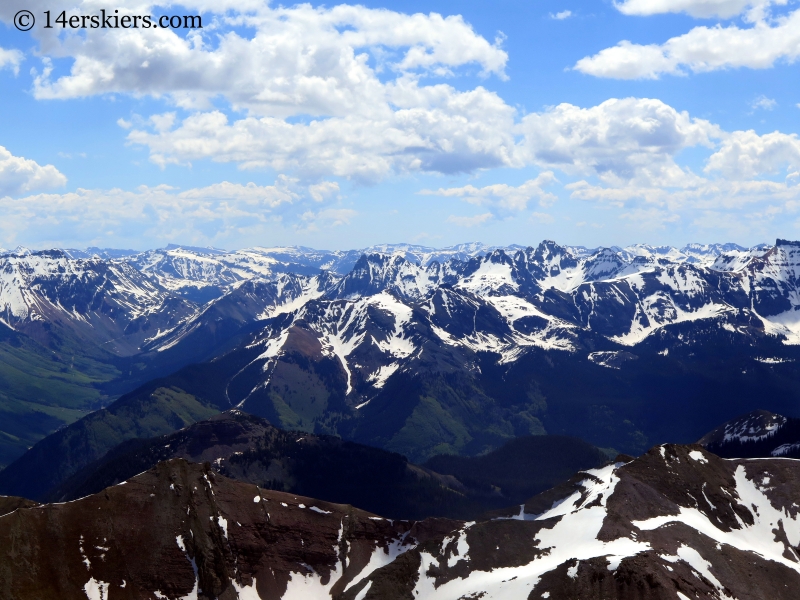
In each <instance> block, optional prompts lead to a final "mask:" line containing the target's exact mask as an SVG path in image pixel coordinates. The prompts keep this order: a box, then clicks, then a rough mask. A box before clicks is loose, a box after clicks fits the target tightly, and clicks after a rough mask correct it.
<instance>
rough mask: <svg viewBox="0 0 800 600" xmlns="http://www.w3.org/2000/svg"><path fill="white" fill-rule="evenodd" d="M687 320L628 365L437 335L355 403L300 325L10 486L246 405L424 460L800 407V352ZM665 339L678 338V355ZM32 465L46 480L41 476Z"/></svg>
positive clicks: (16, 473) (656, 435)
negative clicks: (522, 441) (536, 438)
mask: <svg viewBox="0 0 800 600" xmlns="http://www.w3.org/2000/svg"><path fill="white" fill-rule="evenodd" d="M282 318H284V319H289V318H290V317H289V316H287V315H285V316H284V317H282ZM379 318H380V313H376V317H375V319H376V320H377V319H379ZM278 319H279V318H276V319H275V320H276V321H277V320H278ZM276 326H279V325H276ZM384 327H389V328H392V327H393V326H392V325H391V324H389V325H384ZM673 327H674V329H671V328H666V329H665V330H664V332H663V334H661V333H659V334H658V336H654V338H653V339H651V340H647V341H646V342H643V343H642V344H640V345H639V346H637V347H636V348H635V349H634V350H635V353H634V352H631V354H634V355H635V356H636V359H633V360H626V361H623V362H621V363H619V364H618V365H616V366H614V365H612V366H608V364H609V363H607V362H606V364H598V363H597V362H596V361H593V360H591V359H590V357H589V356H588V354H589V353H587V354H585V355H583V356H581V355H576V354H573V353H567V352H552V351H547V350H544V349H538V348H534V349H531V350H530V351H529V352H528V353H526V354H525V355H524V356H522V357H520V358H519V359H518V360H516V361H514V362H512V363H506V364H503V363H500V362H498V361H497V356H496V355H494V354H492V353H487V352H484V353H475V352H473V351H470V350H468V349H463V348H455V347H452V346H449V345H447V344H444V343H442V342H441V341H437V339H438V338H431V337H428V338H424V339H425V341H424V344H423V345H422V352H420V353H418V354H417V355H416V356H414V357H412V358H411V359H410V361H409V362H408V367H407V368H406V369H404V370H400V371H398V372H395V373H393V374H392V375H391V376H390V377H388V378H387V379H386V381H385V383H384V385H383V386H382V387H381V388H380V389H379V390H378V391H377V393H376V394H375V396H374V397H372V398H371V399H369V400H368V401H366V400H365V401H363V402H361V404H356V405H354V402H356V401H358V398H359V397H358V396H356V398H355V399H353V398H351V397H348V395H347V385H348V384H347V382H348V374H347V372H346V371H345V370H344V368H343V366H342V362H341V361H339V360H337V359H336V357H335V356H331V355H330V353H326V352H325V346H322V344H321V342H320V338H319V337H317V335H316V334H315V333H314V332H313V331H310V330H309V329H308V328H307V327H304V326H301V325H300V324H297V325H296V326H294V327H293V328H291V329H290V330H289V332H288V333H287V335H286V338H285V340H284V341H283V346H282V350H281V352H276V353H274V354H270V352H267V351H268V350H270V348H271V346H269V343H268V342H265V343H256V344H242V345H240V346H238V347H237V348H235V349H234V350H232V351H230V352H228V353H226V354H225V355H224V356H223V357H220V358H219V359H216V360H213V361H210V362H207V363H204V364H202V365H199V366H196V367H187V368H185V369H183V370H182V371H179V372H178V373H177V374H176V375H175V376H171V377H168V378H164V379H162V380H158V381H155V382H152V383H151V384H148V385H147V386H145V387H143V388H141V390H140V391H139V392H137V393H134V394H129V395H127V396H126V397H125V398H123V399H121V400H119V401H117V403H115V404H113V405H111V406H109V407H108V409H106V410H103V411H99V412H97V413H93V414H92V415H89V416H88V417H86V418H85V419H84V420H81V421H79V422H77V423H74V424H72V425H70V426H68V427H66V428H64V429H63V430H61V431H59V432H57V433H56V434H54V436H53V437H52V438H48V439H45V440H43V441H42V442H40V443H39V444H37V445H36V446H34V447H33V448H32V449H31V450H30V451H28V452H27V453H26V454H25V455H24V456H23V457H21V458H20V459H19V460H18V461H17V462H16V463H15V464H13V465H11V466H10V467H8V468H7V469H6V470H5V471H0V493H6V494H12V495H19V496H26V497H32V498H42V497H43V495H44V494H46V493H47V491H48V490H49V489H51V488H52V487H54V486H56V485H58V484H60V483H61V482H63V481H64V480H65V479H66V478H67V477H69V476H70V475H72V474H73V473H75V472H76V471H77V470H79V469H80V468H82V467H84V466H86V465H88V464H89V463H91V462H93V461H95V460H97V459H99V458H101V457H102V456H103V455H104V454H105V453H106V452H108V451H109V450H111V448H113V447H114V446H116V445H117V444H118V443H120V442H122V441H124V440H127V439H132V438H144V437H151V436H154V435H162V434H165V433H169V432H171V431H174V430H176V429H180V428H181V427H184V426H186V425H188V424H190V423H192V422H195V421H199V420H203V419H205V418H208V417H210V416H212V415H213V414H214V413H216V412H219V411H221V410H226V409H228V408H230V407H232V406H236V405H240V406H241V409H242V410H244V411H247V412H249V413H251V414H256V415H258V416H262V417H264V418H266V419H268V420H269V421H270V422H272V423H274V424H275V425H276V426H278V427H280V428H282V429H287V430H302V431H305V432H308V433H315V434H327V435H331V434H335V435H339V436H341V437H343V438H345V439H349V440H352V441H356V442H358V443H362V444H366V445H370V446H376V447H380V448H383V449H386V450H389V451H392V452H398V453H400V454H403V455H404V456H407V457H408V458H409V460H411V461H412V462H415V463H423V462H424V461H426V460H428V459H429V458H431V457H432V456H434V455H436V454H443V453H447V454H462V455H479V454H482V453H486V452H489V451H491V450H493V449H496V448H499V447H500V446H502V445H503V444H505V443H506V442H508V441H510V440H512V439H514V438H515V437H519V436H524V435H530V434H544V433H547V434H551V435H569V436H575V437H580V438H582V439H584V440H586V441H587V442H589V443H591V444H593V445H595V446H597V447H601V448H607V449H609V452H611V449H613V450H614V451H616V452H624V453H627V454H630V455H638V454H640V453H641V452H642V451H643V450H644V448H646V447H647V445H648V444H650V443H652V442H654V441H657V442H661V441H679V442H690V441H694V440H697V439H698V438H700V437H701V436H702V435H703V433H704V432H706V431H708V430H709V429H711V428H712V427H714V426H715V425H716V424H718V423H720V422H723V421H725V420H726V419H729V418H731V417H733V416H735V415H737V414H742V413H744V412H746V411H748V410H752V408H753V403H754V402H755V401H756V400H757V401H758V402H759V404H761V406H763V407H764V408H767V409H769V410H772V411H774V412H776V413H782V414H792V411H793V410H796V407H797V406H798V405H800V404H798V403H799V402H800V387H798V386H797V384H796V382H797V381H798V380H800V371H799V370H798V369H800V361H795V359H793V358H791V359H790V358H789V357H791V356H797V357H798V358H800V348H798V347H795V346H785V345H783V344H781V343H780V341H778V340H771V341H770V342H769V343H770V344H772V345H771V346H770V347H769V350H770V352H772V353H774V354H778V353H781V354H780V355H781V356H784V357H786V360H785V361H783V362H777V363H765V362H761V361H758V360H755V359H754V358H753V357H754V356H755V357H759V356H761V353H762V352H763V348H764V346H763V345H762V346H748V345H747V344H744V343H742V338H737V337H736V334H734V333H732V332H729V331H726V330H724V329H720V328H711V329H710V330H709V331H708V332H707V336H706V338H705V340H704V341H703V342H702V343H701V342H691V341H689V340H687V335H688V334H689V332H690V331H691V324H682V325H676V326H673ZM416 331H417V333H418V334H419V335H420V336H423V335H424V333H425V330H424V329H418V330H416ZM255 335H256V337H257V339H260V338H258V335H259V334H255ZM375 335H377V333H376V334H375ZM681 337H683V340H682V341H681V339H680V338H681ZM268 339H269V338H268ZM678 342H680V343H678ZM665 344H672V345H671V346H670V347H671V348H672V349H671V350H670V351H669V353H667V354H666V355H665V353H664V352H663V350H662V347H663V345H665ZM594 348H595V349H594V350H593V352H598V351H599V350H597V346H594ZM362 360H364V361H366V358H364V359H362ZM351 376H352V373H351ZM156 390H160V391H159V392H158V393H156ZM364 402H366V404H364ZM149 413H152V417H148V414H149ZM118 415H120V416H118ZM687 415H691V418H687ZM140 422H141V423H142V424H141V425H140ZM31 473H37V474H38V475H39V476H40V477H41V482H40V483H37V484H35V485H33V484H32V483H31V482H30V477H31V476H30V474H31Z"/></svg>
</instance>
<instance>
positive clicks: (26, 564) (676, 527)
mask: <svg viewBox="0 0 800 600" xmlns="http://www.w3.org/2000/svg"><path fill="white" fill-rule="evenodd" d="M798 494H800V463H798V462H796V461H792V460H786V459H759V460H749V459H737V460H723V459H720V458H718V457H716V456H715V455H713V454H711V453H709V452H707V451H705V450H704V449H703V448H702V447H701V446H697V445H695V446H675V445H667V446H658V447H655V448H653V449H651V450H650V451H649V452H647V453H646V454H645V455H643V456H642V457H640V458H638V459H635V460H631V461H629V462H627V463H625V462H618V463H616V464H611V465H607V466H605V467H602V468H598V469H591V470H588V471H584V472H581V473H578V474H577V475H576V476H574V477H573V478H572V480H571V481H570V482H568V483H565V484H563V485H561V486H558V487H557V488H554V489H552V490H549V491H547V492H544V493H542V494H540V495H538V496H535V497H533V498H531V499H530V500H529V501H528V502H526V503H524V504H521V505H520V506H518V507H515V508H513V509H508V510H506V511H498V512H495V513H494V514H493V515H492V516H491V518H489V517H488V516H487V518H484V519H482V520H478V521H471V522H468V523H464V522H460V521H449V520H445V519H428V520H425V521H417V522H413V521H399V520H395V521H391V520H385V519H381V518H379V517H377V516H374V515H372V514H370V513H367V512H363V511H360V510H358V509H354V508H351V507H349V506H345V505H339V504H332V503H327V502H322V501H319V500H314V499H310V498H305V497H301V496H296V495H293V494H287V493H283V492H277V491H272V490H265V489H263V488H259V487H257V486H255V485H252V484H247V483H242V482H237V481H233V480H231V479H228V478H226V477H224V476H222V475H220V474H219V473H217V472H215V471H214V470H213V469H211V468H210V465H208V464H206V466H202V465H198V464H192V463H187V462H185V461H183V460H182V459H174V460H171V461H165V462H161V463H159V464H158V465H157V466H156V467H154V468H153V469H151V470H149V471H147V472H145V473H143V474H140V475H138V476H136V477H134V478H132V479H130V480H128V481H127V482H125V483H124V484H120V485H116V486H113V487H110V488H107V489H106V490H104V491H103V492H101V493H99V494H95V495H93V496H89V497H86V498H83V499H80V500H77V501H74V502H70V503H67V504H56V505H44V506H36V507H23V508H18V509H17V510H15V511H14V512H12V513H10V514H6V515H5V516H3V517H1V518H0V596H2V597H9V598H15V599H16V600H33V599H38V598H64V599H66V600H71V599H73V598H75V599H78V598H80V599H81V600H85V598H87V597H88V598H92V599H95V598H102V599H103V600H118V599H122V598H148V597H156V598H163V597H166V598H170V599H178V598H197V599H202V600H205V599H207V598H220V599H221V600H234V599H236V598H239V599H242V600H256V599H259V600H278V599H284V600H297V599H299V598H303V599H306V598H319V599H323V598H331V599H332V600H412V599H414V600H437V599H447V600H457V599H468V598H474V599H477V598H480V599H482V600H490V599H495V600H499V599H503V600H517V599H519V600H527V599H534V600H538V599H539V598H542V599H544V598H558V599H573V598H574V599H577V598H580V599H581V600H642V599H647V600H686V599H687V598H692V599H701V598H702V599H706V598H707V599H709V600H710V599H717V600H722V599H725V598H737V599H739V600H761V599H764V598H770V599H776V600H790V599H793V598H795V597H796V594H797V589H800V555H799V554H798V552H800V547H799V545H800V519H799V518H798V516H799V515H798V513H799V512H800V510H798V508H797V505H796V504H795V500H796V499H797V497H798ZM11 556H13V560H12V559H10V557H11ZM43 574H46V576H43Z"/></svg>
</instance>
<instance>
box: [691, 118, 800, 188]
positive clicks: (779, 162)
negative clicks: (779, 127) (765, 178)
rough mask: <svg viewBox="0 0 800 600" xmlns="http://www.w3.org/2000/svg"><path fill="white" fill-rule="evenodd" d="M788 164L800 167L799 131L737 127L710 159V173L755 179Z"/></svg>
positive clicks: (792, 166) (796, 169) (796, 168)
mask: <svg viewBox="0 0 800 600" xmlns="http://www.w3.org/2000/svg"><path fill="white" fill-rule="evenodd" d="M787 167H788V168H789V169H790V171H791V172H794V173H795V174H796V173H797V171H798V170H800V140H799V139H798V137H797V134H794V133H793V134H786V133H780V132H779V131H775V132H773V133H767V134H764V135H758V134H757V133H756V132H755V131H753V130H750V131H735V132H733V133H731V134H730V135H728V136H727V137H726V138H725V140H724V141H723V142H722V145H721V147H720V149H719V150H717V151H716V152H715V153H714V154H712V155H711V157H710V158H709V159H708V164H707V166H706V169H705V170H706V172H707V173H713V172H718V173H720V174H721V175H723V176H724V177H726V178H729V179H752V178H755V177H758V176H760V175H765V174H774V173H778V172H779V171H780V170H781V169H785V168H787Z"/></svg>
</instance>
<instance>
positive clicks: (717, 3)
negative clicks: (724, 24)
mask: <svg viewBox="0 0 800 600" xmlns="http://www.w3.org/2000/svg"><path fill="white" fill-rule="evenodd" d="M786 1H787V0H777V1H774V2H770V1H769V0H767V1H759V0H755V1H754V0H623V1H622V2H615V3H614V6H615V7H616V8H617V10H619V11H620V12H621V13H623V14H626V15H635V16H640V17H645V16H650V15H659V14H664V13H679V12H683V13H686V14H688V15H691V16H693V17H699V18H708V17H720V18H723V19H727V18H730V17H735V16H736V15H739V14H741V13H743V12H744V11H745V10H747V9H750V8H753V7H763V6H768V5H769V4H781V5H782V4H786Z"/></svg>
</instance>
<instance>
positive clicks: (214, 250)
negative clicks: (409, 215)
mask: <svg viewBox="0 0 800 600" xmlns="http://www.w3.org/2000/svg"><path fill="white" fill-rule="evenodd" d="M547 242H551V243H554V244H556V245H558V246H560V247H562V248H575V249H582V250H586V251H597V250H602V249H605V248H607V249H610V250H627V249H629V248H637V247H640V248H642V247H647V248H651V249H653V250H661V249H674V250H678V251H683V250H686V249H689V248H690V247H692V246H696V247H709V248H711V247H725V246H729V247H730V246H735V248H732V249H738V250H753V249H759V248H763V247H774V246H777V245H783V244H781V243H782V242H783V243H784V244H790V245H794V244H795V243H800V242H792V241H791V240H787V239H783V238H777V239H776V241H775V243H768V242H759V243H757V244H753V245H751V246H745V245H741V244H738V243H736V242H687V243H685V244H683V245H680V246H679V245H672V244H649V243H646V242H637V243H633V244H627V245H624V246H623V245H619V244H613V245H609V246H606V245H602V244H601V245H598V246H591V247H590V246H584V245H581V244H564V243H559V242H556V241H555V240H552V239H547V238H546V239H543V240H541V241H540V242H538V243H537V244H518V243H510V244H486V243H484V242H478V241H472V242H459V243H457V244H451V245H448V246H426V245H423V244H415V243H410V242H383V243H377V244H371V245H369V246H364V247H360V248H345V249H341V250H329V249H326V248H314V247H311V246H304V245H275V246H245V247H242V248H238V249H226V248H218V247H215V246H197V245H194V244H175V243H168V244H166V245H165V246H160V247H156V248H152V247H151V248H144V249H135V248H118V247H112V246H106V247H100V246H87V247H85V248H75V247H70V246H41V247H38V248H37V247H29V246H24V245H22V244H20V245H18V246H17V247H16V248H13V249H11V248H2V247H0V254H4V255H8V254H20V253H26V252H29V253H39V252H47V251H50V250H60V251H62V252H68V253H83V254H90V253H97V252H105V253H109V252H113V253H118V254H119V257H123V256H131V255H134V254H143V253H145V252H157V251H159V250H162V251H167V252H168V251H171V250H187V251H190V252H198V253H211V254H231V253H235V252H242V251H247V250H255V249H263V250H268V251H278V250H281V249H286V250H304V251H314V252H325V253H331V254H334V253H347V252H365V251H369V250H375V251H377V250H378V249H379V248H380V247H387V248H398V249H401V248H408V249H409V250H418V251H448V250H458V249H461V248H464V249H466V247H469V246H472V247H477V248H480V249H485V250H503V249H508V248H513V249H525V248H536V247H538V246H540V245H541V244H543V243H547ZM73 258H79V257H73Z"/></svg>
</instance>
